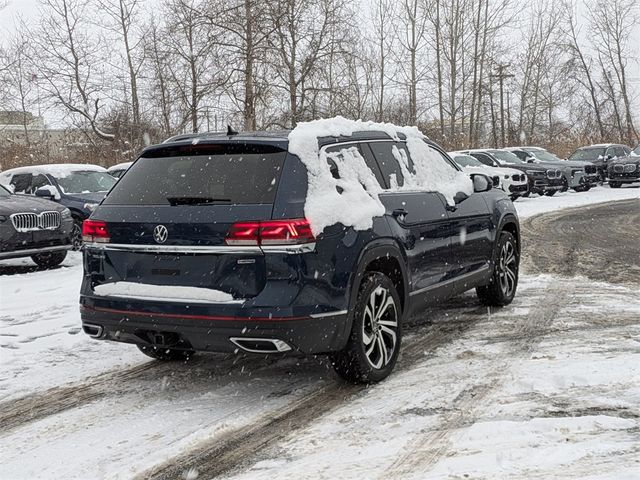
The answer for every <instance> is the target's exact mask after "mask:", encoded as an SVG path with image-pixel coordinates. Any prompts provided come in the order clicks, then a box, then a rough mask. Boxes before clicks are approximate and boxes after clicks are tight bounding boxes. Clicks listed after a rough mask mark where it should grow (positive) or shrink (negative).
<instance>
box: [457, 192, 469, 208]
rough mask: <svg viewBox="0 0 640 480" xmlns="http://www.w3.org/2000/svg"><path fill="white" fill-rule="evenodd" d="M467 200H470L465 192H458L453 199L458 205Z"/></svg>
mask: <svg viewBox="0 0 640 480" xmlns="http://www.w3.org/2000/svg"><path fill="white" fill-rule="evenodd" d="M467 198H469V195H467V194H466V193H464V192H458V193H456V195H455V196H454V197H453V201H454V202H455V203H456V205H457V204H459V203H462V202H464V201H465V200H466V199H467Z"/></svg>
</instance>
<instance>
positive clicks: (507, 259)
mask: <svg viewBox="0 0 640 480" xmlns="http://www.w3.org/2000/svg"><path fill="white" fill-rule="evenodd" d="M517 272H518V259H517V256H516V249H515V247H514V246H513V243H511V242H506V243H505V244H504V245H502V249H501V250H500V260H499V262H498V275H499V278H500V288H501V289H502V293H503V294H504V296H505V297H510V296H511V295H512V294H513V292H514V290H515V288H516V280H517Z"/></svg>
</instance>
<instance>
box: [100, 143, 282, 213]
mask: <svg viewBox="0 0 640 480" xmlns="http://www.w3.org/2000/svg"><path fill="white" fill-rule="evenodd" d="M203 147H204V149H203V150H204V151H202V150H201V151H202V153H204V154H198V150H197V149H194V148H190V150H189V151H190V152H193V153H194V154H192V155H184V156H181V155H179V153H180V151H179V150H178V149H176V148H173V149H171V148H170V147H167V149H163V150H161V151H160V152H158V151H152V152H150V156H145V157H141V158H139V159H138V160H137V161H136V162H135V163H134V164H133V165H132V166H131V168H129V170H128V171H127V174H126V175H124V176H123V177H122V178H121V179H120V180H119V181H118V183H116V185H115V186H114V187H113V189H112V190H111V192H110V193H109V194H108V195H107V198H106V199H105V200H104V202H103V204H105V205H132V204H133V205H135V204H138V205H179V204H193V205H199V204H208V203H211V204H259V203H273V201H274V198H275V194H276V189H277V186H278V181H279V179H280V174H281V171H282V166H283V163H284V160H285V157H286V155H287V152H286V150H283V149H281V148H279V147H276V146H272V145H251V144H242V145H239V144H227V145H224V144H219V145H203ZM159 153H164V154H165V155H166V156H157V155H158V154H159ZM151 156H153V158H151Z"/></svg>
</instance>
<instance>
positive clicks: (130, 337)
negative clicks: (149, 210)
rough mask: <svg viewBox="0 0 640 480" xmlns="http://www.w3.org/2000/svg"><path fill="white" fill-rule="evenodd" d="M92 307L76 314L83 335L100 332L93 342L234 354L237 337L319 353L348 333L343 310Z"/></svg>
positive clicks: (87, 304)
mask: <svg viewBox="0 0 640 480" xmlns="http://www.w3.org/2000/svg"><path fill="white" fill-rule="evenodd" d="M84 300H86V297H85V298H84ZM90 303H91V302H86V301H83V299H81V307H80V314H81V318H82V325H83V329H84V330H85V332H86V333H95V332H99V334H98V335H92V336H93V337H94V338H98V339H101V340H112V341H117V342H124V343H134V344H140V345H154V346H158V347H166V348H177V349H188V350H196V351H208V352H234V351H237V350H239V349H240V348H239V347H238V345H237V344H238V339H242V338H246V339H251V340H254V339H265V340H279V341H281V342H285V343H286V344H287V345H288V346H289V347H290V349H291V350H293V351H297V352H300V353H304V354H319V353H327V352H334V351H338V350H341V349H342V348H344V345H345V344H346V341H347V336H348V331H349V329H348V325H347V317H348V315H347V312H346V311H334V312H326V313H316V314H308V315H302V316H293V315H285V316H277V315H276V314H274V313H271V314H267V313H265V312H264V311H263V312H260V313H258V312H254V314H252V313H251V312H247V313H246V316H234V315H199V314H194V315H180V314H171V313H164V312H153V311H141V310H129V309H126V308H122V309H115V308H106V307H100V306H95V305H90ZM285 313H291V312H285ZM96 327H97V328H96ZM231 339H234V341H232V340H231Z"/></svg>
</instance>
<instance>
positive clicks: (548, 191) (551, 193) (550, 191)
mask: <svg viewBox="0 0 640 480" xmlns="http://www.w3.org/2000/svg"><path fill="white" fill-rule="evenodd" d="M556 192H557V190H547V191H546V192H544V194H545V195H546V196H547V197H553V196H554V195H555V194H556Z"/></svg>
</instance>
